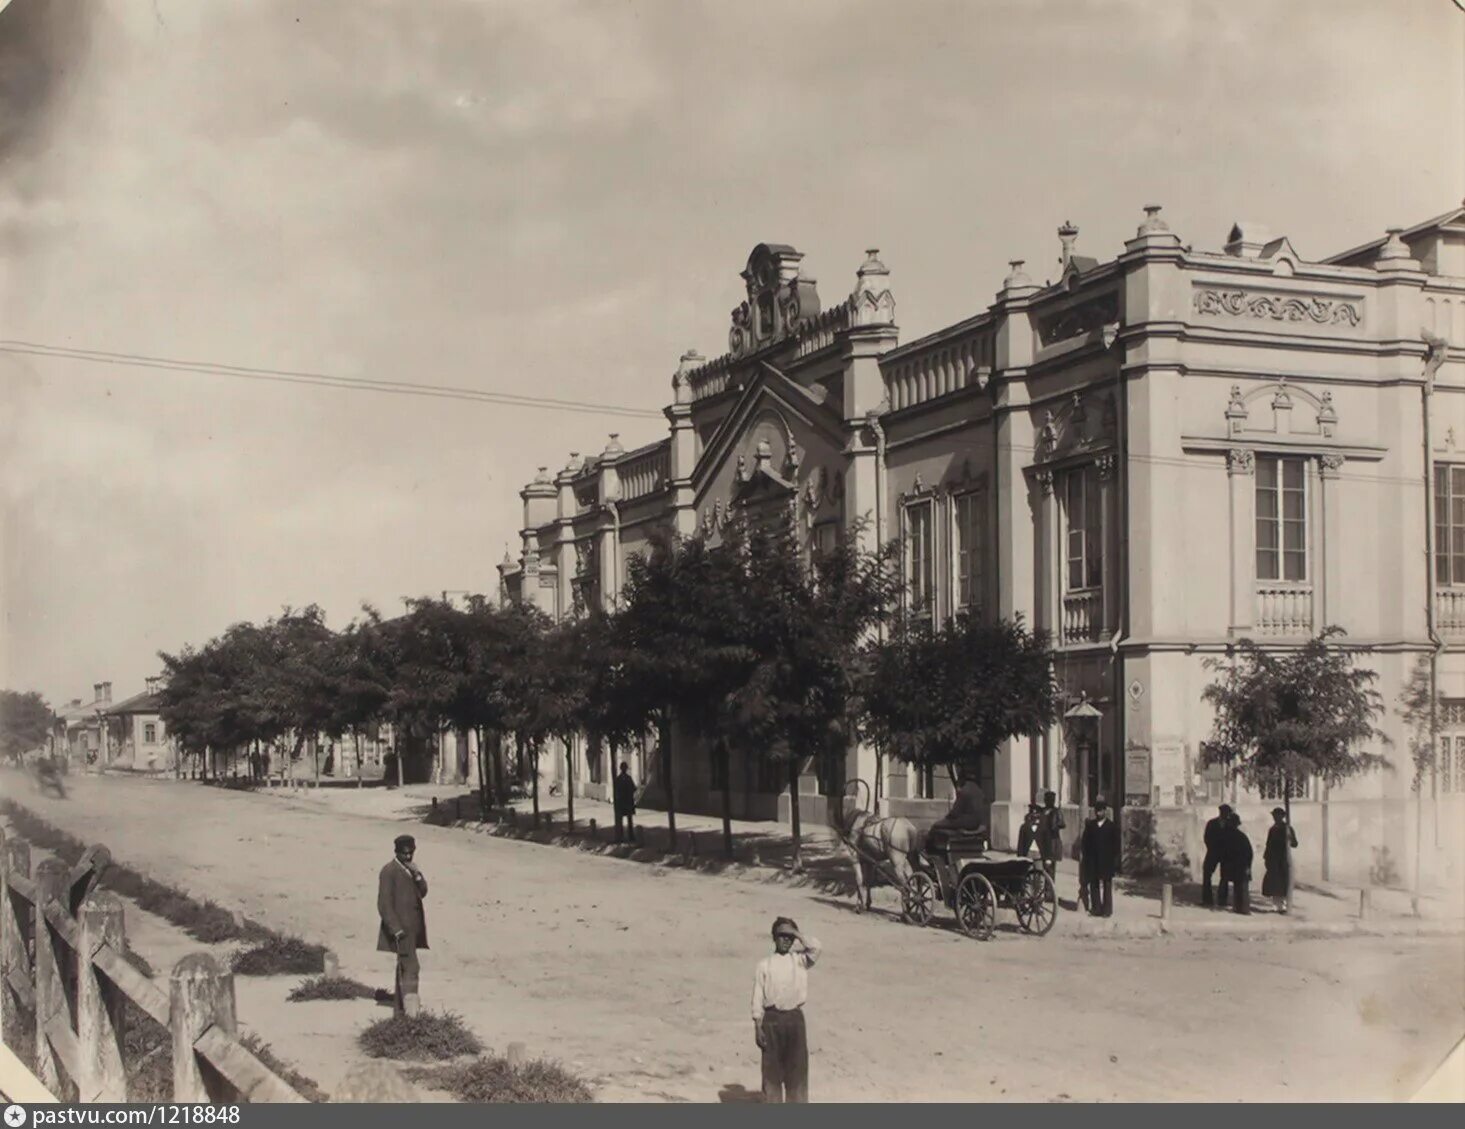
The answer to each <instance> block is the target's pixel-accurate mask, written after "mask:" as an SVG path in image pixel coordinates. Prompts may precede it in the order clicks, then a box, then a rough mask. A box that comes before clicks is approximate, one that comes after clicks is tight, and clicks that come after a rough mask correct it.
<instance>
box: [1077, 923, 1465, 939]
mask: <svg viewBox="0 0 1465 1129" xmlns="http://www.w3.org/2000/svg"><path fill="white" fill-rule="evenodd" d="M1462 934H1465V922H1461V921H1395V922H1389V921H1320V922H1316V923H1313V924H1308V923H1306V922H1300V921H1299V922H1296V923H1295V924H1292V925H1289V926H1286V927H1279V928H1262V929H1256V928H1247V927H1245V926H1235V925H1230V924H1222V923H1220V922H1216V923H1201V922H1189V923H1177V922H1173V921H1159V920H1156V919H1150V920H1147V921H1125V922H1113V923H1111V924H1109V925H1107V926H1091V925H1085V926H1084V927H1083V928H1081V929H1077V930H1073V931H1071V932H1069V933H1068V934H1067V935H1068V936H1070V937H1088V938H1094V939H1097V940H1105V939H1109V938H1114V939H1119V940H1122V939H1125V938H1153V937H1198V936H1212V937H1236V938H1240V939H1245V940H1248V941H1250V940H1275V939H1285V940H1315V939H1321V938H1326V937H1458V936H1461V935H1462Z"/></svg>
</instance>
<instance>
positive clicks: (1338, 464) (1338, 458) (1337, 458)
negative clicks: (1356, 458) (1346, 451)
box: [1318, 451, 1344, 478]
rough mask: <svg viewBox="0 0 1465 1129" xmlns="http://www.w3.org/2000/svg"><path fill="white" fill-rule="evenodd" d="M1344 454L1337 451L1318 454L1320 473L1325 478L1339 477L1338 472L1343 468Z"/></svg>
mask: <svg viewBox="0 0 1465 1129" xmlns="http://www.w3.org/2000/svg"><path fill="white" fill-rule="evenodd" d="M1343 462H1344V459H1343V456H1342V455H1340V454H1338V453H1337V452H1336V451H1329V452H1327V453H1326V454H1324V455H1319V456H1318V468H1319V473H1320V474H1321V475H1322V477H1324V478H1337V477H1338V472H1339V471H1340V470H1342V469H1343Z"/></svg>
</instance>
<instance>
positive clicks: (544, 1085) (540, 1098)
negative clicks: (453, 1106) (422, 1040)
mask: <svg viewBox="0 0 1465 1129" xmlns="http://www.w3.org/2000/svg"><path fill="white" fill-rule="evenodd" d="M405 1074H406V1076H407V1077H408V1078H409V1079H411V1080H412V1081H413V1082H423V1083H425V1084H427V1085H428V1086H430V1087H432V1088H433V1089H435V1090H446V1091H447V1092H448V1093H450V1094H452V1095H453V1096H454V1097H456V1098H457V1099H458V1100H459V1101H461V1102H517V1103H521V1104H525V1103H531V1102H532V1103H544V1104H547V1103H556V1104H565V1103H574V1104H582V1103H585V1102H593V1101H594V1100H595V1095H594V1093H593V1091H592V1090H591V1089H590V1085H589V1083H587V1082H586V1081H585V1080H584V1079H583V1078H579V1077H577V1076H575V1075H574V1074H571V1073H570V1072H569V1071H568V1070H566V1069H565V1068H564V1067H562V1066H561V1065H560V1064H559V1063H557V1062H553V1061H551V1060H549V1059H534V1060H532V1061H530V1062H524V1063H520V1064H519V1065H518V1066H511V1065H510V1064H509V1060H508V1059H506V1058H500V1057H499V1056H498V1055H494V1054H486V1055H481V1056H480V1057H478V1058H475V1059H474V1060H473V1061H472V1062H463V1063H454V1064H452V1065H450V1066H417V1067H410V1068H409V1069H408V1070H406V1071H405Z"/></svg>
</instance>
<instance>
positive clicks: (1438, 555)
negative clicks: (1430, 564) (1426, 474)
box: [1434, 465, 1465, 584]
mask: <svg viewBox="0 0 1465 1129" xmlns="http://www.w3.org/2000/svg"><path fill="white" fill-rule="evenodd" d="M1434 579H1435V583H1436V584H1465V465H1461V466H1450V465H1444V466H1438V465H1437V466H1436V467H1435V468H1434Z"/></svg>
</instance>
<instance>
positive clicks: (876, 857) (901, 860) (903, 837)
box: [834, 779, 925, 913]
mask: <svg viewBox="0 0 1465 1129" xmlns="http://www.w3.org/2000/svg"><path fill="white" fill-rule="evenodd" d="M850 785H864V787H865V790H866V793H868V792H869V788H870V786H869V785H868V784H865V782H864V781H863V780H859V779H855V780H851V781H850V784H849V785H846V791H845V795H848V789H849V786H850ZM856 801H857V802H858V797H856ZM834 826H835V830H836V831H838V832H839V837H840V839H841V840H842V842H843V844H844V853H845V854H846V855H848V856H849V859H850V863H851V865H852V866H853V867H854V872H855V912H856V913H864V912H865V911H866V910H867V909H869V908H870V892H871V887H873V886H877V885H878V886H889V885H892V881H891V875H892V874H893V875H894V878H895V880H896V881H898V882H899V883H900V885H901V886H907V885H909V883H910V880H911V875H912V874H913V873H914V871H915V868H916V865H917V863H918V861H919V855H920V852H921V847H922V844H923V843H924V841H925V836H924V835H923V834H922V833H921V832H920V831H919V830H917V829H916V825H915V824H913V823H912V822H911V821H910V820H908V819H906V818H905V816H903V815H888V816H878V815H876V814H875V813H874V812H871V811H866V810H865V809H863V808H860V807H855V808H853V809H851V810H850V812H849V813H848V814H846V813H845V805H844V804H843V803H842V802H841V803H840V805H839V808H838V810H837V811H836V812H835V813H834ZM872 860H873V861H872ZM880 864H883V865H880ZM887 867H888V868H889V872H890V873H886V868H887Z"/></svg>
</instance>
